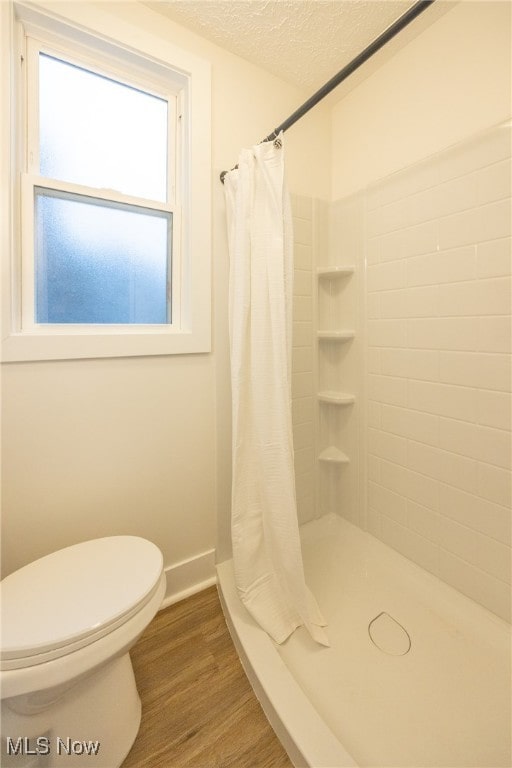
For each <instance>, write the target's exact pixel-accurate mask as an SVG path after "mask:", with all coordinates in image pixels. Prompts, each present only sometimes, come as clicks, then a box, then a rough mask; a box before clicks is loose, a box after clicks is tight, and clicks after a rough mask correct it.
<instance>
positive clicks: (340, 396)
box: [318, 390, 356, 405]
mask: <svg viewBox="0 0 512 768" xmlns="http://www.w3.org/2000/svg"><path fill="white" fill-rule="evenodd" d="M318 399H319V401H320V402H321V403H332V404H333V405H352V403H354V402H355V400H356V398H355V397H354V395H349V394H348V393H347V392H334V391H333V390H325V391H324V392H319V393H318Z"/></svg>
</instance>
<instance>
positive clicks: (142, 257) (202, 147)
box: [2, 4, 210, 360]
mask: <svg viewBox="0 0 512 768" xmlns="http://www.w3.org/2000/svg"><path fill="white" fill-rule="evenodd" d="M13 7H14V6H13ZM15 9H16V13H17V16H18V17H19V18H20V20H21V24H19V25H18V37H19V38H20V39H21V43H20V44H19V45H18V48H17V47H16V46H15V45H14V40H15V35H14V34H13V37H12V40H11V48H12V52H13V62H14V67H13V69H14V72H15V75H16V76H15V78H14V85H15V88H14V92H15V94H16V102H15V104H14V105H13V106H14V107H15V109H13V110H12V112H11V130H13V128H14V138H15V141H14V142H11V157H10V165H11V168H12V167H13V162H12V160H13V156H14V157H15V158H17V166H18V167H16V168H15V169H14V173H13V174H12V186H11V192H12V193H13V194H12V200H13V203H12V210H11V215H12V222H13V229H12V231H13V237H12V240H11V241H10V243H9V246H10V247H9V251H10V255H11V258H10V260H9V272H10V276H11V280H10V281H9V282H10V287H11V288H12V290H11V292H10V297H9V298H10V302H9V305H10V313H9V315H10V317H9V318H8V320H7V322H8V324H9V329H8V333H7V334H6V333H5V331H4V333H3V336H4V345H3V347H4V349H3V355H4V359H5V360H12V359H51V358H66V357H94V356H110V355H112V356H116V355H126V354H128V355H132V354H137V355H140V354H169V353H173V352H188V351H191V352H195V351H208V350H209V348H210V338H209V337H210V331H209V321H210V318H209V312H210V309H209V307H210V300H209V293H210V286H209V251H210V243H209V238H210V231H209V216H210V212H209V185H210V178H209V169H208V168H207V167H205V165H204V159H205V157H206V156H208V154H209V148H207V147H208V143H209V136H208V135H207V134H206V136H205V135H204V132H203V134H202V137H201V138H200V139H199V132H198V126H197V125H194V126H193V125H192V123H193V121H194V122H195V120H197V118H198V116H199V113H200V112H202V114H203V116H204V115H205V109H204V105H202V106H201V105H200V104H199V101H198V96H200V95H201V94H202V96H203V97H204V96H205V95H206V96H207V98H206V104H207V105H208V107H209V92H208V93H206V88H205V86H209V71H207V70H206V69H205V67H204V66H201V65H199V64H198V63H197V62H193V67H192V68H191V69H193V70H195V73H196V81H197V82H196V85H197V92H196V95H195V99H194V98H193V96H192V92H191V89H190V87H189V86H190V81H191V77H192V75H191V74H188V75H185V74H183V72H184V71H186V69H185V67H181V71H180V70H178V69H175V68H172V67H170V66H169V65H166V64H162V62H161V60H158V59H155V58H153V60H152V59H151V58H148V54H147V51H145V50H142V51H140V53H141V54H143V55H140V56H138V55H137V54H134V53H133V51H132V50H130V51H128V50H127V49H126V48H125V47H124V45H121V46H114V45H112V44H108V45H107V44H105V42H104V40H102V39H95V38H94V36H92V35H84V34H83V32H81V33H80V34H78V33H77V32H76V31H75V32H74V31H73V28H71V27H65V25H63V24H62V22H57V21H56V20H51V19H50V20H49V19H48V17H46V16H45V17H43V16H42V14H40V13H39V12H37V13H35V14H34V11H26V10H25V9H24V6H23V5H22V4H21V5H16V6H15ZM34 15H35V16H36V17H37V18H36V19H35V20H34ZM34 21H35V22H36V23H34ZM41 21H42V22H43V25H42V26H41ZM13 22H14V23H13V29H14V30H16V21H15V19H14V18H13ZM37 22H39V23H37ZM63 33H64V34H63ZM77 36H78V37H79V38H80V39H79V40H77ZM141 37H142V38H143V37H144V35H139V36H138V44H139V45H140V38H141ZM84 38H85V43H86V44H85V43H84ZM2 42H4V41H3V40H2ZM152 42H153V45H149V43H150V41H149V40H148V49H149V48H153V49H154V47H155V46H154V41H152ZM178 58H179V56H178ZM188 64H189V67H190V61H189V62H188ZM194 90H195V89H194ZM208 90H209V89H208ZM24 104H26V107H24ZM194 112H195V113H196V117H195V120H194ZM203 126H204V123H203ZM206 129H207V130H209V115H208V121H207V125H206ZM194 136H195V137H196V139H198V144H197V147H195V146H193V144H192V139H193V137H194ZM24 137H26V138H24ZM13 146H14V152H13V150H12V148H13ZM4 149H5V147H4ZM196 149H197V158H195V157H194V154H195V152H196ZM206 174H207V175H208V183H207V184H205V177H206ZM17 191H19V196H18V194H17ZM206 191H207V194H205V192H206ZM18 197H19V200H20V205H19V207H18V206H17V205H16V200H17V199H18ZM205 203H207V204H208V208H205V207H204V204H205ZM192 218H193V219H194V221H195V222H197V224H198V225H199V229H197V230H196V228H195V227H194V228H192V227H190V221H191V220H192ZM201 224H202V225H203V227H201ZM204 226H206V229H205V228H204ZM205 301H206V304H205V303H204V302H205ZM5 321H6V318H5V317H4V325H5Z"/></svg>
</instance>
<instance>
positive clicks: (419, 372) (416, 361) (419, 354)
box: [406, 349, 439, 381]
mask: <svg viewBox="0 0 512 768" xmlns="http://www.w3.org/2000/svg"><path fill="white" fill-rule="evenodd" d="M406 352H407V361H408V366H409V368H408V377H409V378H410V379H421V380H423V381H438V380H439V352H438V351H437V350H435V349H408V350H406Z"/></svg>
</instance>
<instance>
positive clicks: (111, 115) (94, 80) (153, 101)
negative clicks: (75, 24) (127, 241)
mask: <svg viewBox="0 0 512 768" xmlns="http://www.w3.org/2000/svg"><path fill="white" fill-rule="evenodd" d="M167 120H168V116H167V101H165V100H164V99H160V98H157V97H155V96H151V95H150V94H148V93H144V92H143V91H139V90H137V89H135V88H131V87H129V86H126V85H122V84H121V83H118V82H116V81H115V80H110V79H109V78H107V77H102V76H101V75H96V74H94V73H93V72H89V71H88V70H86V69H81V68H80V67H75V66H73V65H72V64H67V63H66V62H64V61H60V60H59V59H55V58H53V57H52V56H47V55H45V54H40V55H39V136H40V148H39V151H40V173H41V175H42V176H47V177H49V178H54V179H61V180H63V181H69V182H73V183H75V184H84V185H86V186H90V187H100V188H105V189H116V190H118V191H120V192H123V193H124V194H127V195H134V196H136V197H143V198H149V199H152V200H160V201H163V202H165V201H166V200H167V145H168V140H167Z"/></svg>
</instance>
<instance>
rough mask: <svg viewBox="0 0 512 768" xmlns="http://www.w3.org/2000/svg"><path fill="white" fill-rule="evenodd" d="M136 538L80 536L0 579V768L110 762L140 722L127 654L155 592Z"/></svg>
mask: <svg viewBox="0 0 512 768" xmlns="http://www.w3.org/2000/svg"><path fill="white" fill-rule="evenodd" d="M165 583H166V582H165V574H164V570H163V558H162V553H161V552H160V550H159V549H158V547H156V546H155V545H154V544H152V543H151V542H150V541H147V540H146V539H142V538H138V537H136V536H111V537H106V538H102V539H95V540H93V541H86V542H82V543H81V544H75V545H73V546H71V547H66V548H65V549H61V550H59V551H58V552H54V553H52V554H50V555H47V556H46V557H42V558H41V559H40V560H36V561H35V562H33V563H30V564H29V565H26V566H24V567H23V568H20V569H19V570H18V571H15V572H14V573H12V574H10V575H9V576H7V577H6V578H5V579H3V581H2V582H1V583H0V599H1V625H0V637H1V644H0V645H1V656H0V661H1V664H0V684H1V687H0V695H1V706H2V710H1V725H2V734H1V736H2V738H1V758H0V764H1V765H2V768H11V766H18V767H19V768H36V767H37V768H39V767H40V768H54V767H55V768H68V766H70V767H71V766H77V768H79V767H81V766H90V768H93V767H94V766H95V767H96V768H100V766H101V768H117V767H118V766H120V765H121V763H122V762H123V760H124V758H125V757H126V755H127V754H128V752H129V750H130V748H131V746H132V744H133V742H134V740H135V737H136V735H137V731H138V729H139V725H140V716H141V704H140V698H139V694H138V692H137V687H136V683H135V677H134V674H133V668H132V663H131V659H130V655H129V650H130V648H131V647H132V646H133V645H134V643H135V642H136V640H137V639H138V637H139V636H140V634H141V633H142V632H143V631H144V629H145V628H146V627H147V625H148V624H149V622H150V621H151V619H152V618H153V617H154V615H155V614H156V612H157V611H158V609H159V607H160V605H161V603H162V600H163V597H164V594H165Z"/></svg>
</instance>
